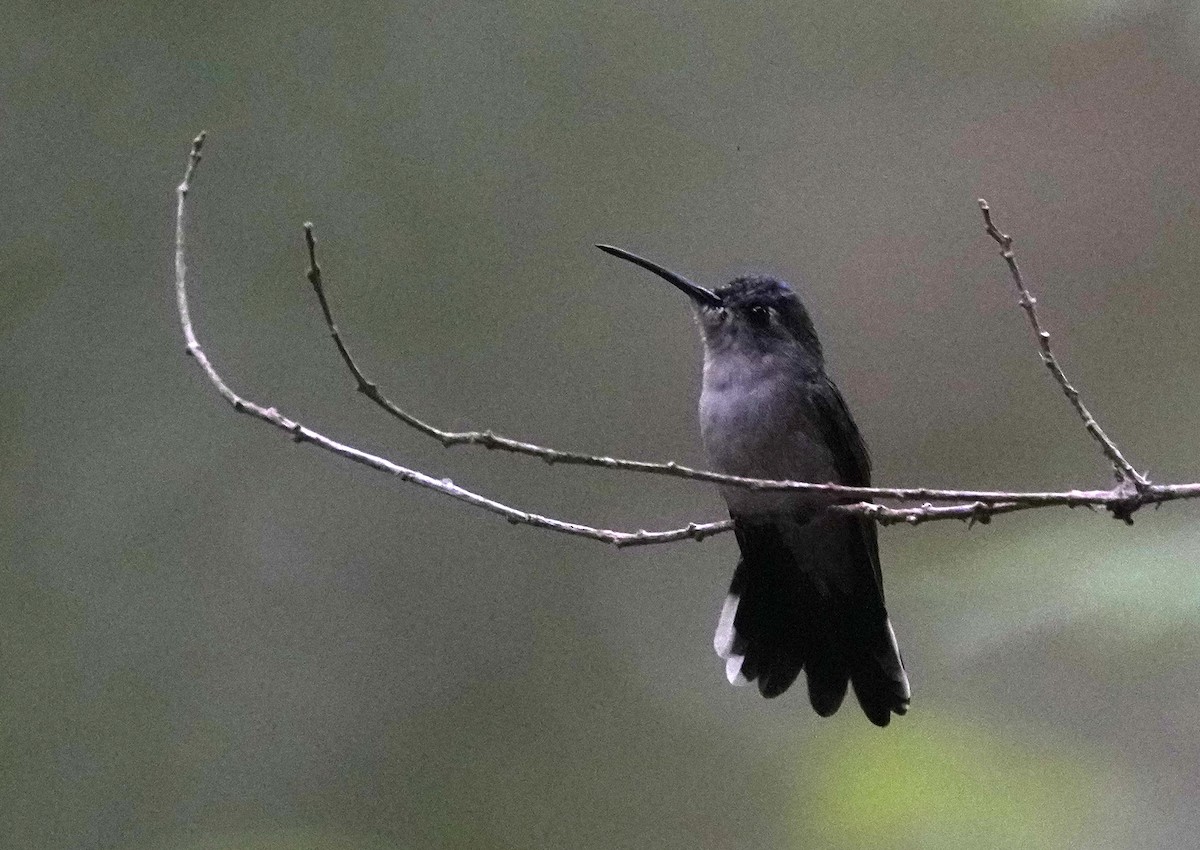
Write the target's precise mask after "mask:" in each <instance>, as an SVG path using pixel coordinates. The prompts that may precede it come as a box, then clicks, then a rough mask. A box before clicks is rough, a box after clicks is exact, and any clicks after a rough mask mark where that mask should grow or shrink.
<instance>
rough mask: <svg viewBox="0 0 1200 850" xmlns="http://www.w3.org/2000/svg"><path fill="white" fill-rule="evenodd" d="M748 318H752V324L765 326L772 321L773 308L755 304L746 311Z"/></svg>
mask: <svg viewBox="0 0 1200 850" xmlns="http://www.w3.org/2000/svg"><path fill="white" fill-rule="evenodd" d="M746 318H747V319H749V320H750V324H752V325H755V326H757V327H764V326H765V325H767V324H768V323H769V322H770V321H771V308H770V307H763V306H761V305H755V306H754V307H751V308H750V309H749V310H747V311H746Z"/></svg>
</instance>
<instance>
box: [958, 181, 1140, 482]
mask: <svg viewBox="0 0 1200 850" xmlns="http://www.w3.org/2000/svg"><path fill="white" fill-rule="evenodd" d="M979 210H980V212H982V213H983V223H984V225H985V226H986V230H987V234H988V236H990V237H992V239H994V240H996V244H997V245H999V246H1000V256H1001V257H1003V258H1004V262H1006V263H1008V270H1009V273H1010V274H1011V275H1012V279H1013V283H1015V284H1016V285H1017V292H1018V294H1019V295H1020V296H1021V298H1020V300H1019V301H1018V302H1017V303H1018V304H1020V305H1021V309H1023V310H1024V311H1025V315H1026V316H1028V317H1029V324H1030V326H1031V327H1032V328H1033V333H1034V335H1036V336H1037V341H1038V347H1039V348H1040V349H1041V357H1042V362H1043V363H1045V364H1046V368H1047V369H1049V370H1050V374H1052V375H1053V376H1054V380H1055V381H1057V382H1058V385H1059V386H1060V387H1062V391H1063V394H1064V395H1066V397H1067V399H1068V400H1069V401H1070V402H1071V406H1072V407H1074V408H1075V412H1076V413H1078V414H1079V418H1080V419H1082V420H1083V426H1084V427H1085V428H1086V429H1087V432H1088V433H1089V434H1091V435H1092V437H1093V438H1094V439H1095V440H1096V442H1098V443H1099V444H1100V448H1101V450H1102V451H1103V452H1104V456H1105V457H1107V458H1108V459H1109V460H1110V461H1112V464H1113V469H1115V470H1116V473H1117V478H1118V479H1119V480H1122V481H1128V482H1130V483H1131V484H1132V485H1133V487H1134V488H1135V489H1136V490H1137V492H1139V493H1145V492H1146V491H1147V489H1148V488H1149V487H1150V481H1149V479H1147V478H1146V477H1145V476H1144V475H1142V474H1141V473H1139V472H1138V471H1137V470H1136V469H1134V468H1133V465H1132V464H1131V463H1130V462H1129V461H1127V460H1126V459H1125V456H1124V455H1123V454H1121V450H1120V449H1118V448H1117V445H1116V443H1114V442H1113V441H1112V440H1111V439H1109V436H1108V434H1106V433H1104V429H1103V428H1101V427H1100V423H1098V422H1097V421H1096V417H1094V416H1092V413H1091V411H1089V410H1088V409H1087V406H1086V405H1085V404H1084V403H1083V399H1082V398H1080V396H1079V390H1077V389H1075V387H1073V386H1072V385H1071V382H1070V381H1068V380H1067V375H1066V373H1065V372H1063V369H1062V366H1060V365H1059V363H1058V358H1056V357H1055V356H1054V352H1053V351H1052V350H1051V348H1050V332H1049V331H1047V330H1045V329H1044V328H1043V327H1042V323H1041V320H1040V319H1039V318H1038V314H1037V299H1036V298H1034V297H1033V295H1032V294H1031V293H1030V291H1029V288H1028V287H1027V286H1026V285H1025V279H1024V277H1023V276H1022V275H1021V269H1020V268H1018V267H1017V258H1016V255H1015V254H1014V253H1013V249H1012V245H1013V239H1012V237H1011V236H1009V235H1008V234H1007V233H1002V232H1001V231H1000V229H999V228H998V227H996V225H995V224H994V223H993V222H992V208H991V207H989V206H988V202H987V201H985V200H984V199H983V198H980V199H979Z"/></svg>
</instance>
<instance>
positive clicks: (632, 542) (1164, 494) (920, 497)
mask: <svg viewBox="0 0 1200 850" xmlns="http://www.w3.org/2000/svg"><path fill="white" fill-rule="evenodd" d="M204 139H205V134H204V133H201V134H200V135H198V136H197V137H196V138H195V140H194V141H193V143H192V148H191V152H190V154H189V156H188V164H187V168H186V170H185V173H184V178H183V181H182V182H181V183H180V184H179V186H178V189H177V193H178V206H177V212H176V229H175V289H176V303H177V308H178V312H179V321H180V325H181V327H182V329H183V334H184V339H185V341H186V343H187V353H188V354H189V355H190V356H191V357H192V358H193V359H195V361H196V363H197V364H198V365H199V366H200V368H201V370H202V371H203V372H204V373H205V375H206V376H207V378H208V379H209V382H210V383H212V385H213V386H214V387H215V388H216V390H217V392H218V393H220V395H221V396H222V397H223V398H224V399H225V400H226V401H228V402H229V403H230V405H231V406H232V407H233V408H234V410H236V411H238V412H239V413H244V414H246V415H248V416H251V417H253V418H255V419H258V420H259V421H261V422H265V423H267V424H269V425H273V426H274V427H275V428H277V429H278V430H280V431H281V432H283V433H285V434H287V435H288V437H290V438H291V439H292V440H293V441H295V442H298V443H310V444H312V445H315V446H318V447H320V448H322V449H324V450H326V451H328V452H331V453H333V454H336V455H338V456H339V457H342V458H345V459H347V460H350V461H353V462H355V463H359V464H362V465H364V466H367V467H370V468H372V469H377V470H379V471H381V472H387V473H390V474H392V475H395V476H397V477H398V478H400V480H402V481H405V482H409V483H413V484H416V485H418V486H420V487H424V488H425V489H429V490H433V491H435V492H438V493H441V494H442V495H445V496H449V497H450V498H453V499H456V500H458V501H461V502H465V503H467V504H470V505H473V506H475V507H478V508H482V509H484V510H486V511H489V512H491V513H494V514H497V515H499V516H502V517H504V518H505V519H507V520H508V521H509V522H510V523H513V524H523V525H530V526H534V527H536V528H544V529H547V530H550V531H557V532H559V533H563V534H569V535H573V536H576V537H583V538H587V539H590V540H597V541H600V542H603V543H609V544H612V545H615V546H618V547H624V546H643V545H651V544H658V543H672V542H675V541H679V540H697V541H698V540H703V539H705V538H707V537H711V536H713V535H716V534H721V533H723V532H725V531H728V530H730V529H731V528H732V523H731V522H729V521H719V522H704V523H697V522H692V523H688V524H687V525H686V526H684V527H682V528H674V529H668V530H664V531H645V530H639V531H618V530H612V529H604V528H598V527H594V526H589V525H584V524H582V523H576V522H568V521H565V520H560V519H556V518H554V517H548V516H543V515H541V514H537V513H532V512H529V511H524V510H521V509H519V508H515V507H512V506H509V505H506V504H503V503H501V502H497V501H495V500H494V499H491V498H488V497H486V496H482V495H480V494H478V493H475V492H473V491H471V490H467V489H466V488H463V487H460V486H458V485H457V484H455V483H454V482H453V481H451V480H449V479H447V478H440V479H439V478H435V477H433V476H431V475H428V474H426V473H423V472H421V471H419V470H415V469H410V468H408V467H405V466H402V465H400V464H398V463H395V462H393V461H391V460H388V459H387V458H384V457H380V456H377V455H373V454H369V453H367V452H364V451H361V450H359V449H356V448H354V447H353V446H350V445H347V444H344V443H341V442H338V441H336V440H334V439H332V438H330V437H327V436H325V435H324V434H321V433H319V432H317V431H314V430H313V429H311V428H308V427H306V426H304V425H302V424H301V423H300V422H298V421H296V420H294V419H290V418H288V417H286V416H284V415H283V414H281V413H280V412H279V411H278V410H276V409H275V408H274V407H265V406H262V405H260V404H257V403H255V402H252V401H250V400H248V399H245V398H243V397H242V396H240V395H238V394H237V393H236V392H234V391H233V390H232V389H231V388H230V387H229V385H228V384H226V383H225V381H224V379H223V378H222V377H221V375H220V374H219V373H218V372H217V370H216V368H215V367H214V366H213V364H212V362H211V361H210V360H209V358H208V356H207V354H206V353H205V351H204V350H203V348H202V347H201V345H200V343H199V341H198V339H197V337H196V333H195V329H194V326H193V323H192V320H191V315H190V312H189V307H188V296H187V264H186V256H185V250H184V248H185V240H184V221H185V213H186V201H187V196H188V193H189V191H190V189H191V182H192V179H193V177H194V176H195V173H196V169H197V167H198V166H199V163H200V158H201V157H200V153H201V148H202V147H203V144H204ZM983 209H984V215H985V220H986V221H987V223H988V226H989V228H990V230H989V232H992V231H995V233H996V234H999V231H996V230H995V228H994V227H993V226H992V225H991V220H990V217H988V211H987V208H986V205H984V206H983ZM999 236H1000V239H999V240H998V241H1000V242H1001V245H1005V244H1006V242H1005V240H1008V241H1007V244H1008V245H1011V240H1009V239H1008V237H1006V236H1004V235H1003V234H999ZM993 238H996V237H995V236H993ZM305 240H306V243H307V246H308V252H309V263H310V267H309V273H308V277H309V280H310V281H311V282H312V284H313V288H314V290H315V291H316V292H317V295H318V298H319V299H320V302H321V307H322V312H323V313H324V315H325V321H326V323H327V324H328V326H329V329H330V333H331V335H332V337H333V339H334V341H335V343H336V344H337V347H338V351H339V353H340V354H341V356H342V359H343V361H344V362H345V363H346V365H347V367H348V368H349V369H350V370H351V372H352V373H353V374H354V376H355V379H356V380H357V381H358V383H359V388H360V389H361V390H362V391H363V392H364V393H365V394H367V395H368V396H369V397H371V398H372V399H373V400H375V401H376V403H377V404H381V405H382V406H384V407H385V409H388V410H389V412H391V413H392V414H393V415H395V416H397V418H399V419H401V420H402V421H404V422H406V423H407V424H410V425H412V426H413V427H417V428H418V429H419V430H421V431H422V432H423V433H426V434H429V435H430V436H433V437H435V438H437V439H439V440H442V441H443V442H445V443H446V444H447V445H455V444H471V445H483V446H485V447H488V448H502V449H505V450H507V451H514V452H518V453H522V454H528V455H534V456H538V457H543V459H545V460H547V461H548V462H552V463H557V462H562V463H577V464H586V465H591V466H602V467H607V468H612V469H622V470H626V471H634V472H647V473H655V474H661V475H669V476H674V477H677V478H688V479H695V480H701V481H710V482H714V483H719V484H725V485H730V486H738V487H745V488H748V489H753V490H796V491H801V492H807V493H809V494H810V495H812V496H813V497H814V501H816V502H819V501H828V502H830V504H829V505H828V506H827V509H828V510H830V511H836V512H840V513H846V514H850V515H855V516H862V517H864V518H868V519H871V520H873V521H875V522H878V523H880V524H881V525H890V524H895V523H903V524H906V525H919V524H921V523H924V522H931V521H936V520H945V519H958V520H963V521H966V522H967V523H968V524H974V523H975V522H984V523H986V522H988V521H989V520H990V519H991V517H992V516H994V515H996V514H1004V513H1011V512H1014V511H1019V510H1031V509H1035V508H1042V507H1049V506H1052V505H1065V506H1068V507H1074V506H1077V505H1088V506H1100V507H1104V508H1106V509H1107V510H1109V511H1111V512H1112V513H1113V514H1114V515H1115V516H1117V517H1118V518H1120V519H1124V520H1126V521H1131V518H1132V515H1133V513H1134V512H1136V511H1137V510H1138V509H1140V508H1141V507H1143V506H1145V505H1148V504H1156V505H1157V504H1161V503H1163V502H1169V501H1175V500H1178V499H1194V498H1200V483H1193V484H1173V485H1160V484H1151V483H1149V482H1148V481H1144V483H1143V485H1142V486H1140V487H1137V488H1136V489H1135V488H1134V487H1131V486H1128V485H1127V484H1126V483H1124V482H1122V484H1121V485H1119V486H1117V487H1115V488H1113V489H1111V490H1069V491H1063V492H1035V493H1014V492H1007V491H993V490H945V489H935V488H926V487H906V488H891V487H848V486H843V485H837V484H813V483H808V482H800V481H767V480H759V479H751V478H742V477H738V476H728V475H721V474H720V473H716V472H711V471H708V470H697V469H690V468H688V467H683V466H680V465H678V464H675V463H650V462H645V461H630V460H621V459H617V458H607V457H602V456H593V455H585V454H581V453H576V452H561V451H558V450H556V449H550V448H546V447H543V446H536V445H533V444H531V443H524V442H521V441H517V440H510V439H508V438H504V437H499V436H497V435H494V434H492V433H491V432H490V431H483V432H449V431H441V430H439V429H437V428H434V427H433V426H430V425H428V424H426V423H423V422H421V420H419V419H417V418H416V417H413V416H411V415H409V414H407V413H404V412H403V411H401V410H399V408H396V406H395V405H394V404H392V403H391V402H390V401H388V400H387V399H386V398H384V397H383V396H382V394H381V393H379V391H378V389H377V388H375V387H374V384H372V383H371V382H370V381H368V380H367V379H366V377H365V376H364V375H363V374H362V372H361V371H360V370H359V369H358V367H357V365H356V364H355V363H354V360H353V358H352V357H351V356H350V353H349V350H348V349H347V347H346V345H345V343H344V341H343V340H342V338H341V335H340V333H339V332H338V330H337V327H336V325H335V324H334V321H333V317H332V313H331V311H330V309H329V304H328V301H327V299H326V297H325V293H324V288H323V282H322V280H321V271H320V267H319V266H318V264H317V259H316V240H315V238H314V236H313V233H312V225H311V224H307V225H306V226H305ZM1005 251H1006V252H1007V255H1006V257H1005V259H1006V260H1008V261H1009V265H1010V268H1012V269H1013V272H1014V277H1015V278H1017V280H1018V287H1019V288H1020V289H1021V291H1022V292H1023V293H1024V296H1025V297H1026V298H1028V300H1029V301H1032V298H1031V297H1030V296H1028V292H1027V290H1025V289H1024V283H1023V281H1020V278H1019V272H1018V271H1017V269H1016V264H1015V263H1014V262H1012V258H1011V251H1010V249H1009V248H1007V247H1006V248H1005ZM1031 308H1032V303H1030V304H1028V305H1026V310H1027V312H1029V313H1030V316H1031V320H1032V321H1033V322H1034V327H1035V330H1036V331H1037V332H1038V333H1039V338H1040V339H1045V337H1044V336H1042V334H1043V333H1044V332H1042V331H1041V330H1040V325H1039V324H1037V319H1036V314H1035V313H1034V312H1033V311H1032V309H1031ZM1043 344H1044V345H1045V343H1043ZM1044 351H1048V346H1046V348H1044ZM1049 356H1050V358H1051V360H1052V358H1053V355H1052V354H1051V355H1049ZM1059 374H1061V369H1058V370H1057V372H1056V375H1059ZM1062 382H1063V383H1064V384H1065V377H1064V378H1063V379H1062ZM1066 386H1067V387H1069V386H1070V385H1069V384H1066ZM1072 392H1073V390H1072ZM1068 396H1071V393H1070V392H1068ZM1077 396H1078V394H1077V393H1075V394H1074V397H1075V398H1076V399H1077ZM1079 407H1080V408H1082V405H1081V404H1080V405H1079ZM392 408H394V410H393V409H392ZM1082 409H1083V410H1084V411H1085V412H1086V408H1082ZM1081 415H1084V414H1081ZM1088 420H1090V421H1091V422H1092V423H1093V425H1094V419H1090V417H1088ZM1095 429H1096V431H1098V432H1099V434H1100V435H1101V436H1103V432H1102V431H1099V426H1095ZM1089 431H1092V428H1091V427H1089ZM1093 433H1095V432H1093ZM1104 439H1105V440H1107V438H1104ZM1113 451H1114V452H1115V451H1116V450H1115V448H1114V449H1113ZM1116 454H1117V456H1118V457H1120V453H1119V452H1117V453H1116ZM1122 460H1123V459H1122ZM1126 474H1128V473H1126ZM1127 480H1135V479H1127ZM849 499H858V500H864V499H865V500H868V501H855V502H853V503H841V504H836V503H835V502H845V500H849ZM871 499H888V500H893V501H901V502H910V503H911V502H921V504H919V505H915V506H911V505H910V506H902V507H895V508H892V507H886V506H884V505H880V504H876V503H874V502H872V501H869V500H871ZM930 500H932V501H952V502H958V504H949V505H934V504H931V503H930Z"/></svg>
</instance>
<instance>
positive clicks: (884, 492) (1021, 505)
mask: <svg viewBox="0 0 1200 850" xmlns="http://www.w3.org/2000/svg"><path fill="white" fill-rule="evenodd" d="M986 215H989V213H988V212H985V216H986ZM987 220H988V222H989V224H990V221H991V220H990V218H988V219H987ZM997 232H998V231H997ZM304 238H305V243H306V245H307V248H308V261H309V268H308V280H309V282H310V283H312V286H313V290H314V291H315V292H316V295H317V299H318V300H319V301H320V305H321V312H322V314H323V315H324V317H325V323H326V325H327V326H328V328H329V333H330V336H331V337H332V339H333V341H334V343H335V344H336V346H337V349H338V353H339V354H340V355H341V358H342V361H343V362H344V363H345V364H346V367H347V368H348V369H349V370H350V373H351V374H352V375H353V376H354V380H355V381H356V382H357V384H358V390H359V392H361V393H362V394H363V395H365V396H367V398H369V399H370V400H371V401H372V402H374V403H375V404H376V405H378V406H379V407H380V408H382V409H383V410H385V411H386V412H387V413H389V414H391V415H392V416H394V417H396V418H397V419H399V420H400V421H401V422H404V423H405V424H407V425H409V426H411V427H413V428H415V429H416V430H418V431H420V432H421V433H422V434H425V435H427V436H429V437H432V438H433V439H435V440H437V441H438V442H440V443H441V444H442V445H443V446H446V447H450V446H459V445H474V446H483V447H485V448H487V449H495V450H500V451H507V452H512V453H514V454H520V455H527V456H531V457H538V458H541V459H542V460H544V461H546V462H547V463H549V464H556V463H561V464H573V465H580V466H596V467H603V468H605V469H615V470H620V471H623V472H638V473H647V474H652V475H665V476H668V477H673V478H682V479H689V480H693V481H706V482H710V483H714V484H722V485H725V486H732V487H741V488H743V489H748V490H792V491H798V492H803V493H809V494H812V495H813V496H814V497H816V496H823V497H826V498H827V499H829V501H831V502H834V501H837V500H840V499H861V500H883V501H899V502H918V501H919V502H929V501H932V502H960V503H963V504H957V505H952V506H946V507H938V508H932V507H931V508H929V509H928V510H926V509H925V508H903V509H899V510H898V511H894V510H892V509H885V508H882V507H881V506H879V505H872V504H870V502H860V503H858V504H854V505H842V506H841V510H844V511H846V512H849V513H856V514H860V515H863V516H870V517H872V518H874V519H875V520H876V521H878V522H879V523H880V524H891V523H896V522H907V523H910V524H917V523H918V522H925V521H928V520H930V519H934V518H937V519H967V520H969V521H972V522H984V521H986V517H988V516H990V515H991V514H995V513H1010V512H1012V511H1013V510H1018V509H1025V508H1034V507H1049V506H1054V505H1058V506H1062V505H1065V506H1068V507H1074V506H1076V505H1101V506H1104V507H1105V508H1107V509H1109V510H1112V511H1114V512H1115V513H1117V514H1118V515H1119V516H1121V518H1125V514H1126V512H1127V511H1129V508H1130V506H1131V505H1132V506H1133V510H1136V509H1137V507H1140V506H1141V505H1142V504H1147V503H1150V502H1156V501H1164V500H1168V499H1171V498H1192V496H1191V495H1187V494H1184V493H1181V492H1179V491H1178V490H1170V491H1169V492H1168V490H1164V489H1162V488H1153V489H1152V490H1148V491H1143V493H1142V495H1143V498H1141V499H1135V500H1131V499H1130V496H1131V494H1130V493H1128V492H1125V491H1124V490H1120V489H1114V490H1070V491H1065V492H1036V493H1013V492H1010V491H1002V490H949V489H936V488H930V487H851V486H848V485H843V484H833V483H824V484H816V483H810V482H804V481H772V480H765V479H757V478H744V477H741V476H737V475H726V474H723V473H720V472H714V471H712V470H707V469H694V468H692V467H688V466H683V465H682V464H679V463H676V462H675V461H667V462H665V463H658V462H651V461H643V460H629V459H626V458H615V457H609V456H606V455H594V454H588V453H584V452H576V451H564V450H562V449H555V448H550V447H548V446H542V445H537V444H535V443H530V442H526V441H524V440H517V439H513V438H511V437H505V436H502V435H500V434H497V433H495V432H494V431H491V430H486V431H446V430H442V429H440V428H438V427H436V426H434V425H431V424H429V423H428V422H426V421H424V420H422V419H420V418H418V417H417V416H414V415H413V414H411V413H409V412H407V411H405V410H403V409H402V408H400V406H399V405H397V404H396V403H395V402H393V401H392V400H391V399H390V398H388V397H387V396H386V395H385V394H384V393H383V392H382V391H381V390H380V389H379V386H378V384H376V383H375V382H374V381H372V380H370V379H369V378H367V377H366V375H365V373H364V372H363V371H362V369H361V368H360V367H359V365H358V364H357V363H356V362H355V360H354V358H353V356H352V355H351V354H350V351H349V349H348V347H347V346H346V344H345V341H344V339H343V337H342V335H341V333H340V331H339V330H338V328H337V324H336V323H335V322H334V319H333V312H332V308H331V307H330V305H329V300H328V297H327V295H326V293H325V286H324V279H323V277H322V274H321V268H320V265H319V264H318V262H317V256H316V238H315V236H314V235H313V225H312V223H311V222H307V223H305V225H304ZM1004 238H1008V237H1004ZM1010 242H1011V240H1010ZM1010 264H1011V265H1013V266H1014V267H1015V263H1011V261H1010ZM1017 274H1018V275H1019V274H1020V273H1019V271H1018V272H1017ZM1019 286H1020V288H1021V289H1022V291H1026V290H1025V289H1024V286H1025V285H1024V281H1021V283H1020V284H1019ZM1034 316H1035V321H1036V313H1035V314H1034ZM1036 327H1037V329H1038V330H1039V332H1041V331H1040V327H1041V326H1040V324H1039V325H1037V326H1036ZM1054 362H1055V366H1056V367H1057V361H1054ZM1059 374H1061V369H1060V370H1059ZM1076 397H1078V393H1076ZM1096 427H1097V428H1098V427H1099V426H1096ZM1164 497H1165V498H1164ZM979 504H982V505H985V506H992V507H993V508H994V509H993V510H988V511H984V510H981V509H980V508H978V507H977V505H979ZM1001 506H1003V507H1001Z"/></svg>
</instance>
